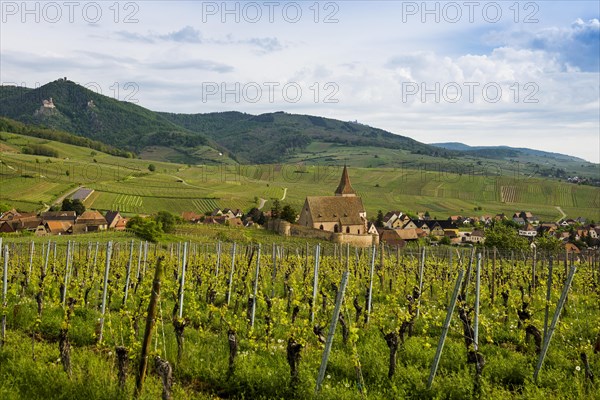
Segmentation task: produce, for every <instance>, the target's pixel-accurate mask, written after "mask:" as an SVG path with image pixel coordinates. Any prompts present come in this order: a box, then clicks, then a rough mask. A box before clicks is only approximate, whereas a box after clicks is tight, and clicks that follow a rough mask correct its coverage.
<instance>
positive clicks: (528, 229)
mask: <svg viewBox="0 0 600 400" xmlns="http://www.w3.org/2000/svg"><path fill="white" fill-rule="evenodd" d="M519 236H525V237H531V238H533V237H536V236H537V230H536V229H535V228H534V227H533V225H531V224H527V225H526V226H525V227H523V228H522V229H519Z"/></svg>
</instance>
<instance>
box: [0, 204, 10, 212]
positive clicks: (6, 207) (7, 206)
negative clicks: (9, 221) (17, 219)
mask: <svg viewBox="0 0 600 400" xmlns="http://www.w3.org/2000/svg"><path fill="white" fill-rule="evenodd" d="M8 210H12V207H11V206H10V204H7V203H4V202H0V214H1V213H4V212H7V211H8Z"/></svg>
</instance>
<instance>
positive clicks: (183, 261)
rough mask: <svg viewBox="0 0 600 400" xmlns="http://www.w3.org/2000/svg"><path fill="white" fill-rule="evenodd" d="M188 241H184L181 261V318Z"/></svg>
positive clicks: (181, 316)
mask: <svg viewBox="0 0 600 400" xmlns="http://www.w3.org/2000/svg"><path fill="white" fill-rule="evenodd" d="M187 252H188V242H184V243H183V259H182V263H181V277H180V281H179V296H178V297H179V319H182V318H183V294H184V291H185V270H186V265H187Z"/></svg>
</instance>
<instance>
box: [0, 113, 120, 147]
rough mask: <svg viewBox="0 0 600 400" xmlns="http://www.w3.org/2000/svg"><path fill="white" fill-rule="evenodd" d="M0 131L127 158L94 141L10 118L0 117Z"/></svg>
mask: <svg viewBox="0 0 600 400" xmlns="http://www.w3.org/2000/svg"><path fill="white" fill-rule="evenodd" d="M0 131H5V132H11V133H18V134H20V135H25V136H32V137H37V138H42V139H48V140H54V141H57V142H61V143H67V144H72V145H75V146H81V147H89V148H91V149H95V150H98V151H102V152H104V153H108V154H112V155H114V156H119V157H126V156H127V152H125V151H123V150H119V149H117V148H116V147H113V146H111V145H108V144H105V143H102V142H99V141H96V140H91V139H88V138H85V137H82V136H77V135H74V134H71V133H68V132H64V131H60V130H54V129H47V128H42V127H39V126H37V125H30V124H23V123H21V122H18V121H14V120H12V119H10V118H4V117H0ZM52 157H54V156H52Z"/></svg>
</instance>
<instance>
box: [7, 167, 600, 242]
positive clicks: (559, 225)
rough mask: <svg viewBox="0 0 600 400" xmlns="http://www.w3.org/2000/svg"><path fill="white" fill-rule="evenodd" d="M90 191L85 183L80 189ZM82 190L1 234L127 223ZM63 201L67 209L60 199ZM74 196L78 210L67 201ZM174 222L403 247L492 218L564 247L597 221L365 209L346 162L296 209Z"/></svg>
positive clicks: (468, 230) (470, 234) (597, 231)
mask: <svg viewBox="0 0 600 400" xmlns="http://www.w3.org/2000/svg"><path fill="white" fill-rule="evenodd" d="M85 190H87V192H85V195H89V189H85ZM81 193H82V190H79V191H77V192H76V193H75V194H73V195H72V196H71V197H72V199H67V200H66V201H65V202H64V203H63V209H62V210H52V211H45V212H41V213H31V212H20V211H17V210H16V209H12V210H9V211H6V212H4V213H3V214H2V215H0V234H11V233H19V232H21V233H25V234H32V235H35V236H46V235H74V234H84V233H88V232H100V231H125V230H127V228H128V226H127V223H128V221H129V218H128V217H127V216H124V215H122V214H121V213H120V212H119V211H118V210H110V211H106V212H105V213H104V214H102V213H101V212H100V211H97V210H85V207H83V205H82V204H81ZM65 204H67V207H66V208H67V209H65V207H64V205H65ZM72 204H80V207H81V208H80V210H79V211H80V212H77V211H75V210H71V209H69V208H70V207H69V205H72ZM176 219H177V220H178V221H179V222H180V223H187V224H206V225H223V226H229V227H233V228H240V229H263V228H265V229H270V230H273V231H277V232H279V233H280V234H282V235H285V236H301V237H311V238H317V239H324V240H331V241H333V242H337V243H349V244H352V245H355V246H359V247H366V246H370V245H374V244H379V243H385V244H387V245H389V246H394V247H404V246H406V245H408V244H410V243H411V242H416V243H418V244H430V245H455V246H460V245H467V246H469V245H484V244H485V240H486V232H487V231H489V229H490V228H491V227H492V226H493V225H494V224H497V223H501V224H504V225H507V226H509V227H510V228H511V229H513V230H514V231H515V232H517V234H518V236H520V237H523V238H526V239H527V240H528V241H529V243H530V245H531V246H532V247H535V246H536V245H535V243H536V239H537V238H540V237H546V238H548V237H552V238H555V239H556V240H557V241H559V242H560V243H561V244H562V246H564V247H565V248H566V249H567V250H568V251H569V252H575V253H578V252H579V251H580V250H582V247H589V248H595V247H598V245H599V244H600V226H599V225H597V224H595V223H594V221H590V222H589V223H588V221H586V219H585V218H576V219H566V218H565V219H561V220H559V221H557V222H547V221H540V219H539V218H538V217H536V216H535V215H534V214H533V213H531V212H529V211H515V212H514V213H513V214H512V215H506V214H496V215H482V216H461V215H452V216H449V217H448V218H447V219H444V220H441V219H436V218H431V217H430V213H429V211H421V212H416V213H415V214H411V213H409V212H406V211H402V210H389V211H385V212H384V211H381V210H380V211H379V212H378V213H377V215H376V216H371V217H370V218H369V217H367V213H366V211H365V207H364V205H363V202H362V199H361V198H360V197H359V196H358V195H357V194H356V192H355V190H354V189H353V187H352V184H351V183H350V177H349V172H348V169H347V167H344V169H343V172H342V177H341V179H340V183H339V185H338V187H337V188H336V190H335V191H334V195H333V196H307V197H306V200H305V203H304V205H303V207H302V209H301V210H300V212H299V213H297V212H296V210H294V209H292V208H291V207H290V206H289V205H288V206H284V207H283V210H282V209H281V204H279V202H278V201H275V202H274V205H273V207H272V208H271V209H270V210H266V211H261V210H259V209H257V208H253V209H251V210H249V211H248V212H246V213H244V212H243V211H242V210H240V209H230V208H223V209H221V208H217V209H215V210H212V211H210V212H206V213H205V214H199V213H197V212H194V211H189V212H183V213H182V214H181V215H180V216H178V218H177V217H176Z"/></svg>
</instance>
